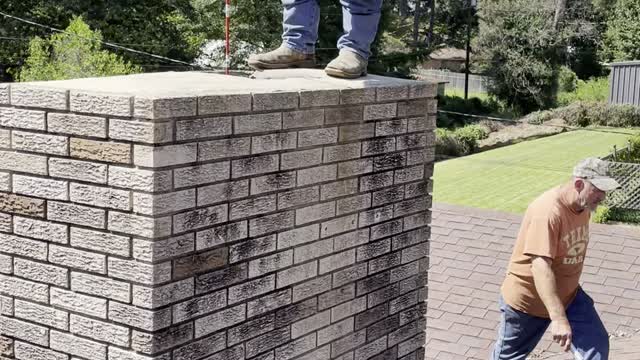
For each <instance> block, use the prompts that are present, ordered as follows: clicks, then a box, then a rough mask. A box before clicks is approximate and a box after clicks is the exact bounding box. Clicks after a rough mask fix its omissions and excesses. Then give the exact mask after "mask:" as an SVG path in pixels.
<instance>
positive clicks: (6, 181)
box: [0, 172, 11, 192]
mask: <svg viewBox="0 0 640 360" xmlns="http://www.w3.org/2000/svg"><path fill="white" fill-rule="evenodd" d="M0 191H5V192H11V174H10V173H8V172H0Z"/></svg>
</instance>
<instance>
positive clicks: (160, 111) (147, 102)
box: [133, 96, 197, 119]
mask: <svg viewBox="0 0 640 360" xmlns="http://www.w3.org/2000/svg"><path fill="white" fill-rule="evenodd" d="M196 102H197V98H195V97H188V96H180V97H171V98H153V97H141V96H136V97H135V98H134V99H133V116H135V117H141V118H145V119H160V118H175V117H182V116H195V115H196V109H197V105H196Z"/></svg>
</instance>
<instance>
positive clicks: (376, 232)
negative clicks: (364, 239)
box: [371, 219, 402, 241]
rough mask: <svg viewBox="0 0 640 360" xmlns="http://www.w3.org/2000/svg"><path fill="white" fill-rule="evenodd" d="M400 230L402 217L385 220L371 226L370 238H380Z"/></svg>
mask: <svg viewBox="0 0 640 360" xmlns="http://www.w3.org/2000/svg"><path fill="white" fill-rule="evenodd" d="M401 232H402V219H397V220H393V221H389V222H386V223H384V224H380V225H376V226H372V227H371V240H372V241H373V240H378V239H382V238H384V237H387V236H392V235H396V234H399V233H401Z"/></svg>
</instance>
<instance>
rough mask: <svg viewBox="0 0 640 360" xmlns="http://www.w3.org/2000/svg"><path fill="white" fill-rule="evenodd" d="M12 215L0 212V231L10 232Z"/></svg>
mask: <svg viewBox="0 0 640 360" xmlns="http://www.w3.org/2000/svg"><path fill="white" fill-rule="evenodd" d="M12 218H13V217H12V216H11V215H9V214H4V213H0V232H11V231H12V230H11V229H12V227H13V226H12V224H11V223H12Z"/></svg>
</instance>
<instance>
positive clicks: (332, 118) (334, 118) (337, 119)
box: [324, 105, 363, 125]
mask: <svg viewBox="0 0 640 360" xmlns="http://www.w3.org/2000/svg"><path fill="white" fill-rule="evenodd" d="M362 116H363V106H361V105H356V106H341V107H336V108H327V109H325V115H324V117H325V122H326V123H327V124H331V125H333V124H343V123H350V122H362V119H363V117H362Z"/></svg>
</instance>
